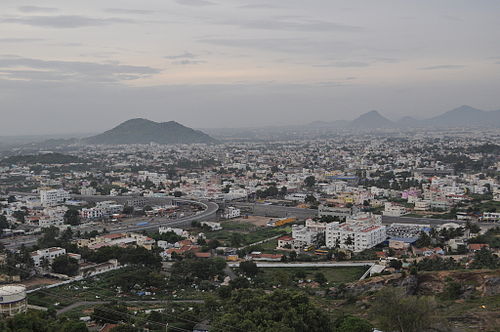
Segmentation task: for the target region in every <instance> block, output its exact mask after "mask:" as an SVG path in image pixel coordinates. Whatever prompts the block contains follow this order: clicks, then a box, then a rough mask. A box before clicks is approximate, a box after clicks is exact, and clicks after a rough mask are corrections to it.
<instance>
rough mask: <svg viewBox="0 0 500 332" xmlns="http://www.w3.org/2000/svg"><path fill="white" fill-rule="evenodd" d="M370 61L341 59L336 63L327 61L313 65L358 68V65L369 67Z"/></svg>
mask: <svg viewBox="0 0 500 332" xmlns="http://www.w3.org/2000/svg"><path fill="white" fill-rule="evenodd" d="M369 65H370V63H368V62H362V61H339V62H335V63H325V64H317V65H313V67H339V68H356V67H368V66H369Z"/></svg>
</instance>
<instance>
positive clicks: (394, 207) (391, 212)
mask: <svg viewBox="0 0 500 332" xmlns="http://www.w3.org/2000/svg"><path fill="white" fill-rule="evenodd" d="M383 214H384V216H390V217H401V216H402V215H405V214H406V208H405V207H404V206H401V205H398V204H394V203H391V202H386V203H385V205H384V212H383Z"/></svg>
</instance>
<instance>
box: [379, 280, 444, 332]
mask: <svg viewBox="0 0 500 332" xmlns="http://www.w3.org/2000/svg"><path fill="white" fill-rule="evenodd" d="M373 303H374V305H373V307H372V309H371V314H372V315H373V317H374V319H375V320H376V321H377V322H378V325H377V327H379V328H381V329H382V330H384V331H398V332H420V331H425V330H427V329H429V328H431V327H432V326H434V325H435V324H436V323H437V316H436V302H435V301H434V299H433V298H431V297H426V296H422V297H418V296H407V295H405V294H404V292H403V291H402V290H401V289H398V288H391V287H386V288H385V289H383V290H382V291H380V292H379V293H378V294H377V296H376V298H375V301H374V302H373Z"/></svg>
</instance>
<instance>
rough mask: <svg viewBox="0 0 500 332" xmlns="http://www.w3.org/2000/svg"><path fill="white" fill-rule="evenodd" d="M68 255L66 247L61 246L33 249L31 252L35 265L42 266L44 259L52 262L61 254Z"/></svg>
mask: <svg viewBox="0 0 500 332" xmlns="http://www.w3.org/2000/svg"><path fill="white" fill-rule="evenodd" d="M62 255H66V249H63V248H59V247H52V248H47V249H40V250H37V251H33V252H32V253H31V258H32V259H33V263H34V264H35V267H41V266H42V262H43V261H44V260H46V261H48V262H49V263H52V261H53V260H54V259H55V258H56V257H59V256H62Z"/></svg>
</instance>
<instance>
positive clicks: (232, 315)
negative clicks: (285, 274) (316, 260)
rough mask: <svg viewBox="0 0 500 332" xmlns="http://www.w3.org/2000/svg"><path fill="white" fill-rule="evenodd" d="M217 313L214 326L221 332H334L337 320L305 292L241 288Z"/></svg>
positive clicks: (214, 328)
mask: <svg viewBox="0 0 500 332" xmlns="http://www.w3.org/2000/svg"><path fill="white" fill-rule="evenodd" d="M221 311H222V312H223V314H220V315H218V316H217V317H215V319H214V321H213V323H212V328H213V330H214V331H218V332H232V331H235V329H237V330H241V331H248V332H261V331H263V332H271V331H272V332H285V331H287V332H292V331H293V332H300V331H315V332H330V331H332V330H333V324H332V322H331V320H330V318H329V315H328V314H327V313H326V312H325V311H324V310H323V309H321V308H320V307H319V306H316V305H315V304H313V303H311V301H310V300H309V298H308V296H307V295H305V294H304V293H301V292H294V291H289V290H276V291H274V292H272V293H269V294H266V293H265V292H264V291H262V290H252V289H240V290H237V291H233V295H232V296H231V298H230V299H229V300H228V301H226V302H225V303H224V305H223V308H222V309H221Z"/></svg>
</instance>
